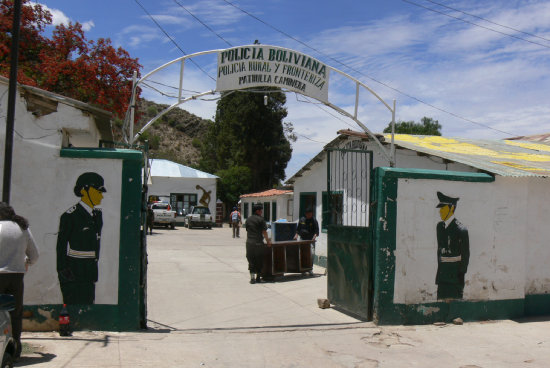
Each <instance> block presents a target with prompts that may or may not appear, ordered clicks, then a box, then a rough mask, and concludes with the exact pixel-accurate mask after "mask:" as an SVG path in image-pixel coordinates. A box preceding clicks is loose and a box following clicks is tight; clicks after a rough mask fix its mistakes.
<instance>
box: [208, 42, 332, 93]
mask: <svg viewBox="0 0 550 368" xmlns="http://www.w3.org/2000/svg"><path fill="white" fill-rule="evenodd" d="M328 77H329V68H328V67H327V66H326V65H325V64H323V63H322V62H320V61H319V60H317V59H314V58H312V57H310V56H307V55H305V54H302V53H299V52H296V51H294V50H289V49H284V48H281V47H275V46H264V45H250V46H239V47H235V48H232V49H227V50H224V51H221V52H219V53H218V77H217V82H216V91H219V92H221V91H229V90H235V89H243V88H250V87H260V86H272V87H279V88H285V89H287V90H290V91H294V92H298V93H301V94H303V95H306V96H310V97H313V98H316V99H318V100H320V101H323V102H328Z"/></svg>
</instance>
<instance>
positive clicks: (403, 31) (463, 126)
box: [133, 1, 550, 177]
mask: <svg viewBox="0 0 550 368" xmlns="http://www.w3.org/2000/svg"><path fill="white" fill-rule="evenodd" d="M513 5H514V6H510V5H509V3H503V4H501V3H499V4H498V5H497V4H493V5H492V6H483V7H481V6H480V5H479V4H478V3H477V2H468V3H466V2H462V3H455V4H453V6H454V7H457V8H460V9H464V10H468V9H469V10H468V11H469V12H471V13H475V14H478V15H480V16H483V17H486V18H488V19H492V20H494V21H496V22H499V23H502V24H508V25H510V26H512V27H515V28H518V29H524V30H526V31H529V32H536V33H537V34H539V35H547V37H548V35H550V26H549V25H550V3H548V2H547V1H546V2H541V1H538V2H537V1H529V2H514V4H513ZM516 5H517V7H516ZM185 6H186V7H187V8H188V9H189V10H190V11H192V12H193V13H194V14H195V15H197V16H198V17H199V18H201V19H202V20H203V21H205V22H206V23H207V24H209V25H210V26H212V27H214V29H215V30H219V29H225V30H227V32H228V33H226V32H225V31H224V32H222V35H223V36H224V37H225V38H226V39H230V40H231V42H232V43H234V44H240V43H241V42H238V40H239V39H242V38H243V36H239V37H238V38H237V41H234V40H233V39H231V35H236V32H237V31H238V29H239V27H240V24H239V23H240V22H244V21H245V20H244V19H242V13H240V12H238V11H236V10H235V9H234V8H232V7H230V6H226V5H223V4H222V3H220V2H213V1H203V2H199V3H196V4H193V5H189V6H188V5H185ZM163 14H165V13H163ZM170 14H172V15H173V17H180V16H181V17H183V18H189V19H191V18H190V17H189V15H188V14H187V13H186V12H185V11H184V10H183V9H181V7H179V6H177V5H175V6H174V7H173V8H172V9H171V12H170ZM186 14H187V15H186ZM174 19H175V18H174ZM164 22H170V19H169V18H166V19H164ZM193 22H194V24H189V25H186V26H189V27H194V28H198V27H202V25H200V24H199V23H198V22H196V21H194V20H193ZM480 22H481V21H480ZM181 28H183V27H181ZM205 32H208V31H206V30H205ZM138 33H139V32H138V31H137V30H136V32H134V34H133V37H136V40H135V42H136V43H139V42H151V41H154V40H155V39H156V38H155V37H151V38H150V39H148V40H146V39H145V38H139V39H138V38H137V37H138V36H137V34H138ZM139 34H140V36H139V37H145V32H143V34H141V33H139ZM160 37H164V36H162V35H161V36H159V37H158V38H160ZM210 37H213V36H212V35H211V34H210ZM235 37H237V36H235ZM258 37H259V38H261V41H262V43H271V44H276V45H281V46H283V47H289V48H294V49H297V50H299V51H302V52H305V53H306V54H309V55H312V56H314V57H316V58H319V59H321V60H323V61H324V62H326V63H327V64H328V65H331V66H334V67H337V68H339V69H341V70H343V71H345V72H347V73H350V74H351V75H353V76H354V77H356V78H357V79H359V80H361V81H363V82H365V83H366V84H367V85H369V86H370V87H371V88H372V89H373V90H374V91H375V92H377V93H378V94H379V95H380V96H382V98H384V100H385V101H386V102H387V103H389V104H391V103H392V100H393V99H396V100H397V116H396V118H397V120H414V121H420V119H421V118H422V117H423V116H428V117H432V118H434V119H436V120H439V122H440V124H442V125H443V134H444V135H448V136H456V137H471V138H487V139H500V138H504V137H505V136H506V135H505V134H504V133H501V132H499V131H496V130H491V129H489V128H486V127H483V126H480V125H476V124H473V123H471V122H468V121H466V120H467V119H470V120H473V121H475V122H478V123H480V124H482V125H488V126H491V127H493V128H494V129H497V130H502V131H505V132H510V133H511V134H512V135H524V134H535V133H541V132H546V131H550V107H547V106H548V97H547V95H548V90H549V89H550V88H549V87H550V64H548V62H547V60H548V58H549V56H550V50H549V49H548V48H543V47H540V46H536V45H532V44H530V43H526V42H524V41H520V40H516V39H512V38H509V37H504V36H502V35H499V34H497V33H494V32H489V31H487V30H483V29H481V28H478V27H475V26H473V25H469V24H466V23H462V22H459V21H456V20H452V19H450V18H446V17H443V16H441V15H436V14H434V13H431V12H426V11H420V12H416V13H411V15H401V16H391V17H387V18H383V19H378V20H376V21H371V22H368V23H366V24H362V25H357V26H354V27H351V26H345V27H338V28H333V29H328V30H325V31H322V32H320V33H316V34H315V36H312V37H310V38H309V39H308V37H307V35H306V36H302V37H300V38H301V39H303V40H306V42H307V43H308V44H310V45H312V46H313V47H315V48H316V49H318V50H321V51H322V52H323V53H325V54H326V55H330V57H329V56H326V55H325V56H320V55H318V54H317V53H316V52H314V51H312V50H310V49H307V48H305V47H304V46H303V45H298V46H297V45H296V43H295V42H293V41H290V40H288V39H284V38H282V36H280V35H273V34H270V35H268V36H266V38H265V39H263V37H264V36H263V34H259V35H256V34H255V35H254V38H258ZM522 37H524V36H522ZM525 37H526V36H525ZM164 38H165V37H164ZM539 41H541V42H544V41H543V40H539ZM549 44H550V43H549ZM331 58H335V59H337V60H340V61H342V62H343V63H345V64H346V65H349V66H351V67H352V68H353V69H355V71H352V70H350V69H348V68H345V67H343V66H341V65H339V64H338V63H336V62H335V61H334V60H332V59H331ZM200 63H201V65H209V68H210V69H214V68H215V66H214V65H215V62H213V61H210V62H208V63H206V64H205V63H203V62H202V61H200ZM160 64H162V63H161V62H159V64H158V65H160ZM158 65H155V66H154V67H156V66H158ZM187 65H189V63H188V64H186V73H187V74H186V78H187V77H190V79H188V80H187V81H186V83H188V84H186V85H187V86H192V87H190V89H195V90H198V91H204V90H208V89H212V88H213V82H212V81H211V80H210V79H209V78H208V77H205V76H204V74H202V73H201V72H199V71H196V69H195V68H193V67H191V68H189V67H188V66H187ZM151 69H152V68H147V67H145V68H144V70H146V71H148V70H151ZM211 74H212V75H214V72H212V73H211ZM369 77H372V78H374V79H376V80H378V81H381V82H383V83H384V84H385V85H382V84H379V83H377V82H375V81H373V80H372V79H370V78H369ZM162 80H164V81H166V82H169V84H171V85H176V84H177V80H178V77H177V73H176V72H173V73H164V74H163V75H162ZM330 84H331V85H330V99H331V102H333V103H335V104H336V105H338V106H340V107H342V108H344V109H346V111H348V112H353V108H354V102H355V95H354V93H355V86H354V85H353V84H350V83H349V82H346V81H344V80H343V79H342V78H340V79H338V78H335V77H334V76H331V81H330ZM388 86H389V87H388ZM396 89H397V90H399V91H401V92H403V93H399V92H398V91H396ZM407 94H408V95H409V96H412V98H411V97H408V96H407ZM144 97H146V98H151V99H154V100H157V101H159V100H163V101H164V103H168V102H170V101H173V100H171V99H167V98H165V97H159V96H158V94H157V96H156V97H154V93H153V92H150V91H144ZM300 99H301V100H304V98H303V97H300ZM419 100H422V101H424V102H426V103H422V102H421V101H419ZM430 105H432V106H435V107H436V108H434V107H432V106H430ZM215 106H216V103H215V102H205V101H193V102H192V103H188V104H184V105H182V108H184V109H186V110H189V111H191V112H193V113H195V114H197V115H199V116H202V117H204V118H212V116H213V115H214V111H215ZM287 108H288V111H289V114H288V117H287V118H286V119H285V120H286V121H290V122H292V123H293V124H294V127H295V130H296V133H298V134H299V137H298V141H297V142H296V143H294V144H293V149H294V151H293V156H292V160H291V161H290V162H289V165H288V168H287V170H286V172H287V174H288V175H287V177H288V176H289V175H292V174H293V173H295V172H296V171H297V170H298V169H299V168H300V167H301V166H302V165H304V164H305V163H306V162H307V161H309V159H311V158H313V156H315V155H316V154H317V153H318V152H319V151H320V150H322V148H323V146H324V144H326V143H328V142H330V141H331V140H332V139H334V137H335V136H336V132H337V130H339V129H347V128H350V129H354V130H360V128H359V127H358V126H357V125H356V124H355V123H354V122H353V121H351V120H350V119H347V118H345V117H342V116H341V115H340V114H338V113H337V112H335V111H333V110H331V109H330V108H328V107H326V106H322V108H323V109H324V110H327V111H328V112H329V113H327V112H325V111H322V110H321V109H319V108H318V106H315V105H314V104H309V103H305V102H298V101H296V98H295V97H294V94H288V95H287ZM441 110H446V111H448V112H450V114H449V113H446V112H445V111H441ZM332 115H334V116H332ZM455 115H459V116H461V117H464V119H461V118H460V117H457V116H455ZM358 116H359V119H360V120H361V121H362V122H363V123H365V125H366V126H367V127H368V128H369V129H370V130H371V131H373V132H381V131H382V130H383V129H384V128H385V127H386V126H387V125H388V123H389V121H390V120H391V113H390V112H389V111H388V110H387V109H386V107H384V106H383V105H382V104H381V103H380V102H379V101H378V100H376V98H374V97H373V96H371V95H370V94H368V93H367V92H365V91H361V95H360V105H359V111H358ZM465 119H466V120H465ZM342 120H344V121H345V122H344V121H342ZM350 125H351V126H350ZM304 136H305V137H307V138H304ZM308 138H309V139H308Z"/></svg>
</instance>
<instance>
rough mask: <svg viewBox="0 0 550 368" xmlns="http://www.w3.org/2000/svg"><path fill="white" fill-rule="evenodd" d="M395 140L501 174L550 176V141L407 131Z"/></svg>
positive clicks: (423, 151) (406, 146)
mask: <svg viewBox="0 0 550 368" xmlns="http://www.w3.org/2000/svg"><path fill="white" fill-rule="evenodd" d="M384 138H385V141H386V143H389V141H390V140H391V135H390V134H385V135H384ZM394 142H395V144H396V145H397V146H399V147H403V148H407V149H410V150H413V151H417V152H422V153H425V154H429V155H433V156H438V157H441V158H444V159H447V160H450V161H454V162H459V163H462V164H465V165H469V166H472V167H475V168H477V169H480V170H483V171H487V172H490V173H493V174H497V175H501V176H543V177H548V176H550V145H546V144H539V143H533V142H526V141H518V140H495V141H493V140H480V139H468V138H448V137H440V136H419V135H408V134H396V135H395V138H394ZM397 166H399V163H397Z"/></svg>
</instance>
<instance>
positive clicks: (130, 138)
mask: <svg viewBox="0 0 550 368" xmlns="http://www.w3.org/2000/svg"><path fill="white" fill-rule="evenodd" d="M245 46H248V45H244V46H237V47H245ZM250 46H254V45H250ZM262 46H269V45H262ZM225 50H227V49H217V50H209V51H201V52H197V53H194V54H189V55H184V56H181V57H179V58H177V59H174V60H172V61H170V62H168V63H166V64H164V65H161V66H159V67H158V68H156V69H154V70H152V71H150V72H149V73H147V74H145V75H144V76H143V77H141V78H140V79H139V80H137V78H136V75H137V74H136V73H134V81H133V88H132V97H131V100H130V106H129V109H130V114H129V116H128V114H127V119H126V120H125V122H124V125H123V134H124V140H125V141H126V142H127V143H129V144H130V145H131V144H133V142H134V141H135V140H137V139H138V138H139V137H140V136H141V135H142V134H143V133H144V132H145V131H146V130H147V129H148V128H149V127H150V126H151V125H152V124H153V123H154V122H155V121H157V120H158V119H159V118H161V117H162V116H163V115H164V114H166V113H167V112H169V111H170V110H172V109H174V108H176V107H178V106H179V105H181V104H183V103H185V102H188V101H191V100H195V99H197V98H200V97H202V96H206V95H213V94H215V93H217V91H216V90H210V91H206V92H202V93H198V94H196V95H193V96H191V97H188V98H184V99H182V87H183V72H184V69H185V60H186V59H190V58H193V57H197V56H201V55H208V54H214V53H219V52H222V51H225ZM288 50H291V49H288ZM291 51H294V50H291ZM177 62H181V67H180V77H179V88H178V100H177V102H175V103H174V104H172V105H170V106H169V107H167V108H166V109H164V110H162V111H161V112H159V113H158V114H157V115H156V116H155V117H153V118H152V119H151V120H149V121H148V122H147V123H146V124H145V125H144V126H143V127H142V128H141V129H140V131H139V132H138V133H137V134H135V135H134V132H133V125H134V124H130V122H133V121H134V111H135V102H136V101H135V99H136V90H137V87H139V85H140V84H141V83H143V82H144V81H145V80H146V79H147V78H149V77H150V76H152V75H153V74H155V73H157V72H159V71H161V70H163V69H165V68H167V67H168V66H170V65H173V64H175V63H177ZM327 67H328V68H329V69H330V70H333V71H335V72H336V73H338V74H341V75H342V76H344V77H346V78H348V79H350V80H352V81H354V82H355V85H356V89H355V109H354V114H353V115H352V114H350V113H349V112H347V111H345V110H344V109H342V108H340V107H338V106H336V105H334V104H332V103H331V102H330V101H329V102H325V101H321V100H319V99H317V98H315V97H312V96H307V95H304V96H307V97H310V98H313V99H315V100H317V101H319V102H321V103H322V104H324V105H326V106H328V107H330V108H332V109H333V110H336V111H337V112H339V113H340V114H342V115H344V116H346V117H348V118H350V119H352V120H353V121H354V122H355V123H356V124H357V125H359V127H361V129H363V130H364V131H365V133H367V134H368V135H369V136H370V137H371V138H372V139H373V140H374V141H375V142H376V143H377V144H378V146H379V147H380V149H381V152H382V154H383V155H384V156H385V157H386V158H387V159H388V161H389V162H390V166H392V167H393V166H395V145H394V134H395V100H393V107H392V106H390V105H389V104H388V103H387V102H386V101H384V99H382V97H380V96H379V95H378V94H377V93H376V92H374V91H373V90H372V89H371V88H370V87H368V86H367V85H366V84H364V83H362V82H361V81H359V80H357V79H356V78H354V77H352V76H350V75H349V74H347V73H344V72H343V71H341V70H338V69H336V68H334V67H332V66H330V65H327ZM360 87H363V88H364V89H366V90H367V91H368V92H369V93H371V94H372V95H374V96H375V97H376V98H377V99H378V100H379V101H380V102H382V104H384V106H385V107H386V108H387V109H388V110H389V111H390V112H391V114H392V120H391V127H392V132H391V146H390V152H389V154H388V152H387V150H386V148H385V147H384V145H383V144H382V143H381V142H380V140H379V139H378V138H377V137H376V136H375V135H374V133H372V132H371V131H370V129H368V128H367V127H366V126H365V124H363V123H362V122H361V121H360V120H358V119H357V111H358V108H359V91H360ZM283 90H284V89H283ZM292 92H294V91H292ZM295 93H299V92H295ZM128 117H129V118H128Z"/></svg>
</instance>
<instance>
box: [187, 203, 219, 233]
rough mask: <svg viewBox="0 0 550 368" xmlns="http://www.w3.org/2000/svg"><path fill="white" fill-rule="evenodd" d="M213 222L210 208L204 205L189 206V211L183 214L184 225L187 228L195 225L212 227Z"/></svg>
mask: <svg viewBox="0 0 550 368" xmlns="http://www.w3.org/2000/svg"><path fill="white" fill-rule="evenodd" d="M213 223H214V220H213V219H212V214H211V213H210V208H208V207H205V206H194V207H191V211H190V212H189V214H187V215H186V216H185V225H186V226H187V227H188V228H189V229H191V228H192V227H197V226H200V227H205V228H208V229H212V225H213Z"/></svg>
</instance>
